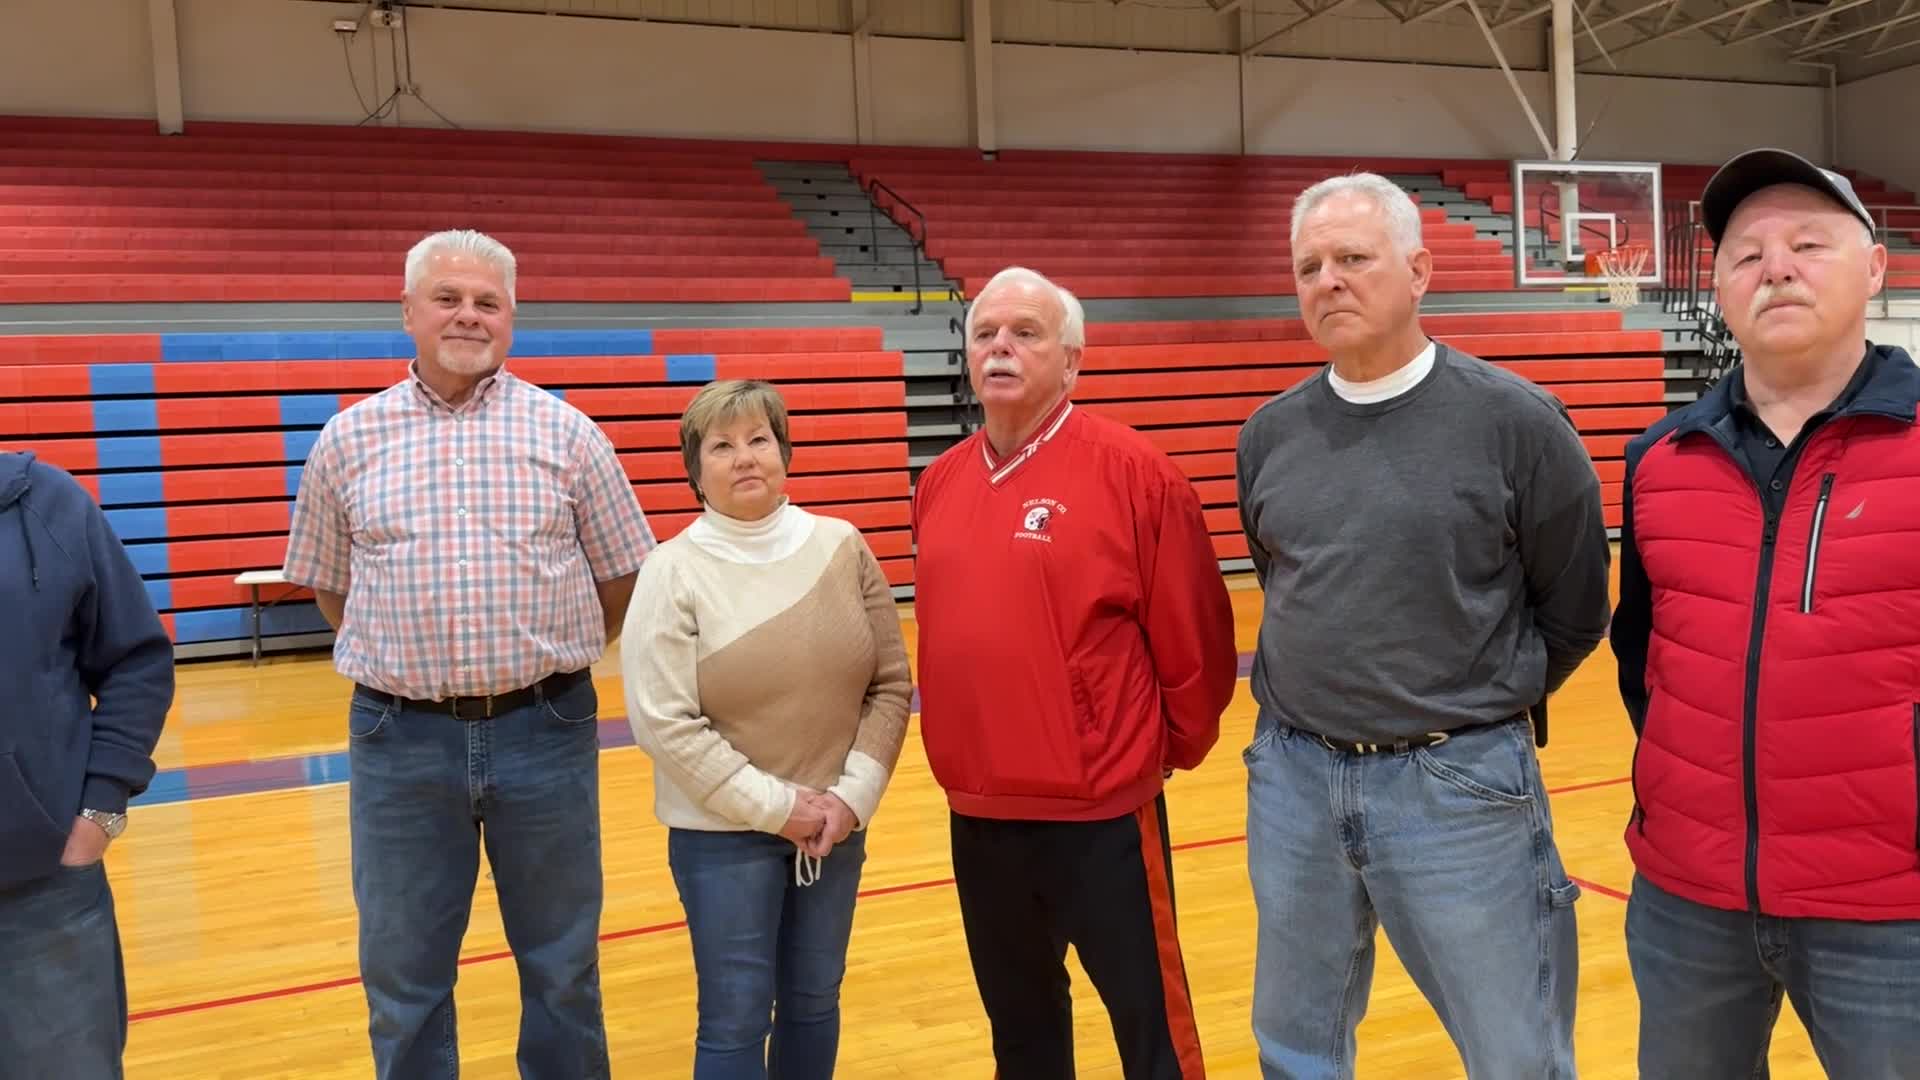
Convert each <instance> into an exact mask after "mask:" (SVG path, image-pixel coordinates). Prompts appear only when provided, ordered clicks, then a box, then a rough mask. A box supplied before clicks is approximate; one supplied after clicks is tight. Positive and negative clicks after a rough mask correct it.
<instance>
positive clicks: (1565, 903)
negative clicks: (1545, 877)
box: [1547, 877, 1580, 908]
mask: <svg viewBox="0 0 1920 1080" xmlns="http://www.w3.org/2000/svg"><path fill="white" fill-rule="evenodd" d="M1578 899H1580V883H1579V882H1577V881H1575V880H1573V879H1572V878H1568V877H1563V878H1562V879H1561V881H1560V884H1558V885H1548V886H1547V906H1548V907H1553V908H1570V907H1572V906H1573V902H1574V901H1575V900H1578Z"/></svg>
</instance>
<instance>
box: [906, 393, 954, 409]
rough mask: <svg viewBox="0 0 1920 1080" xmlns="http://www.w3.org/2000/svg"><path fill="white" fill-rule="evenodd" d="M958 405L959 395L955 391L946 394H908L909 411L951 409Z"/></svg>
mask: <svg viewBox="0 0 1920 1080" xmlns="http://www.w3.org/2000/svg"><path fill="white" fill-rule="evenodd" d="M959 404H960V394H959V393H958V392H957V391H956V392H953V393H947V394H908V395H907V408H909V409H951V408H953V407H954V406H956V405H959Z"/></svg>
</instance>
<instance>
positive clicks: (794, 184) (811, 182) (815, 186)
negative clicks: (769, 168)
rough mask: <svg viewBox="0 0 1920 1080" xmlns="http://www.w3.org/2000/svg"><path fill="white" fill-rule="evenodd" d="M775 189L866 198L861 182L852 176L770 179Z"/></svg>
mask: <svg viewBox="0 0 1920 1080" xmlns="http://www.w3.org/2000/svg"><path fill="white" fill-rule="evenodd" d="M768 183H770V184H772V185H773V190H775V191H777V192H779V193H780V194H781V195H783V196H784V195H851V196H853V197H854V198H857V199H864V198H866V192H865V191H863V190H861V188H860V183H859V181H857V180H853V179H852V178H850V177H814V178H796V179H788V180H769V181H768Z"/></svg>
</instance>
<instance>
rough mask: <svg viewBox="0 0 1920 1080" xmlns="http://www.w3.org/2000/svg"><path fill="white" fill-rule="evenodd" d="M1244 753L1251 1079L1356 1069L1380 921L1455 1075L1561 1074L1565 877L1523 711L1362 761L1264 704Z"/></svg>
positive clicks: (1292, 1078)
mask: <svg viewBox="0 0 1920 1080" xmlns="http://www.w3.org/2000/svg"><path fill="white" fill-rule="evenodd" d="M1243 757H1244V759H1245V762H1246V766H1247V867H1248V872H1249V876H1250V877H1251V878H1252V882H1253V893H1254V900H1255V903H1256V906H1257V910H1258V915H1259V935H1258V945H1257V953H1256V960H1255V975H1254V989H1253V1031H1254V1039H1255V1042H1256V1043H1257V1045H1258V1047H1259V1050H1260V1067H1261V1073H1262V1075H1263V1076H1265V1077H1267V1078H1268V1080H1333V1078H1336V1077H1338V1078H1347V1077H1351V1076H1353V1075H1354V1058H1355V1038H1354V1029H1355V1028H1356V1027H1358V1026H1359V1023H1360V1019H1361V1017H1362V1016H1363V1015H1364V1014H1365V1013H1366V1009H1367V998H1368V995H1369V993H1370V991H1371V988H1372V983H1373V966H1374V932H1375V930H1376V928H1384V929H1385V930H1386V935H1387V940H1388V941H1389V942H1390V943H1391V944H1392V946H1393V949H1394V952H1395V953H1396V954H1397V955H1398V956H1399V958H1400V960H1401V962H1402V963H1403V964H1404V965H1405V966H1406V969H1407V973H1408V974H1409V975H1410V976H1412V978H1413V981H1414V984H1415V985H1416V986H1418V987H1419V989H1420V992H1421V993H1422V994H1424V995H1425V996H1426V999H1427V1001H1428V1002H1429V1003H1430V1004H1431V1005H1432V1007H1433V1008H1434V1010H1435V1011H1436V1012H1438V1013H1439V1016H1440V1022H1441V1023H1442V1024H1443V1025H1445V1027H1446V1029H1447V1034H1448V1035H1450V1036H1451V1037H1452V1039H1453V1042H1454V1045H1455V1046H1456V1047H1457V1048H1458V1049H1459V1051H1460V1054H1461V1057H1462V1058H1463V1059H1464V1060H1465V1063H1466V1067H1467V1075H1469V1076H1471V1077H1473V1078H1474V1080H1571V1078H1572V1077H1573V1076H1574V1075H1575V1074H1574V1064H1573V1015H1574V993H1575V989H1576V985H1575V984H1576V981H1577V969H1578V967H1579V939H1578V935H1577V933H1576V930H1575V926H1574V909H1573V904H1574V901H1575V899H1577V898H1578V897H1579V895H1580V889H1579V886H1577V885H1575V884H1574V883H1573V882H1571V881H1570V880H1568V878H1567V875H1566V871H1565V870H1563V869H1562V868H1561V865H1560V857H1559V853H1558V851H1557V849H1556V848H1555V845H1554V842H1553V827H1552V821H1551V818H1550V816H1549V814H1548V810H1547V794H1546V790H1545V788H1544V787H1543V786H1542V784H1541V781H1540V768H1539V762H1538V760H1537V759H1536V758H1535V756H1534V752H1533V742H1532V739H1531V737H1530V729H1529V728H1528V726H1527V724H1526V723H1525V722H1524V721H1513V722H1509V723H1505V724H1500V725H1497V726H1491V727H1484V728H1477V729H1473V730H1470V731H1468V732H1465V733H1463V734H1460V735H1456V736H1455V737H1454V738H1452V739H1451V740H1449V741H1447V742H1444V743H1441V744H1440V745H1438V746H1434V747H1429V748H1422V749H1416V750H1410V751H1406V752H1402V753H1393V752H1387V753H1380V754H1365V755H1361V754H1349V753H1345V752H1342V751H1336V750H1333V749H1330V748H1329V747H1328V746H1327V745H1326V744H1325V743H1322V742H1321V741H1320V740H1318V739H1316V738H1314V737H1313V736H1311V735H1308V734H1305V733H1304V732H1300V731H1296V730H1294V729H1292V728H1287V727H1278V726H1275V725H1274V723H1273V721H1272V719H1271V718H1270V717H1267V716H1263V717H1262V718H1261V720H1260V723H1259V725H1258V726H1257V729H1256V734H1255V737H1254V740H1253V742H1252V744H1251V745H1249V746H1248V747H1247V749H1246V751H1245V752H1244V754H1243Z"/></svg>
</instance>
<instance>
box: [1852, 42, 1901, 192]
mask: <svg viewBox="0 0 1920 1080" xmlns="http://www.w3.org/2000/svg"><path fill="white" fill-rule="evenodd" d="M1916 103H1920V66H1916V67H1908V68H1901V69H1900V70H1898V71H1889V72H1887V73H1886V74H1884V75H1875V76H1873V77H1871V78H1867V79H1861V80H1860V81H1859V82H1852V83H1847V84H1845V85H1843V86H1841V87H1840V164H1842V165H1845V166H1846V167H1848V168H1851V169H1859V170H1861V171H1862V172H1865V173H1868V174H1870V175H1873V176H1877V177H1879V178H1880V179H1882V180H1885V181H1887V182H1888V183H1890V184H1893V185H1895V186H1897V187H1903V188H1906V189H1907V190H1908V191H1920V139H1916V138H1915V137H1914V133H1913V130H1914V128H1913V108H1914V105H1915V104H1916ZM1889 115H1890V116H1891V117H1892V119H1888V116H1889Z"/></svg>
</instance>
